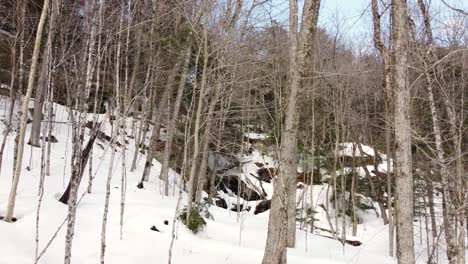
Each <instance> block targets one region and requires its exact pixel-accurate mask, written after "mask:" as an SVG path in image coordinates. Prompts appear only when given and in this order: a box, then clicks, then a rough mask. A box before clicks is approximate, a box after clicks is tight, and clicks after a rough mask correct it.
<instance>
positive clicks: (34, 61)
mask: <svg viewBox="0 0 468 264" xmlns="http://www.w3.org/2000/svg"><path fill="white" fill-rule="evenodd" d="M48 8H49V0H44V5H43V7H42V12H41V18H40V19H39V25H38V26H37V32H36V40H35V43H34V51H33V56H32V59H31V68H30V71H29V79H28V88H27V90H26V95H25V96H24V98H23V107H22V110H21V121H20V131H19V138H18V151H17V157H16V161H15V171H14V176H13V183H12V185H11V190H10V196H9V198H8V204H7V212H6V214H5V219H4V220H5V221H6V222H11V220H12V218H13V212H14V209H15V201H16V191H17V189H18V183H19V179H20V175H21V167H22V165H23V151H24V137H25V134H26V121H27V119H28V105H29V99H30V98H31V95H32V90H33V88H34V80H35V76H36V68H37V61H38V59H39V50H40V49H41V38H42V31H43V30H44V24H45V21H46V17H47V10H48Z"/></svg>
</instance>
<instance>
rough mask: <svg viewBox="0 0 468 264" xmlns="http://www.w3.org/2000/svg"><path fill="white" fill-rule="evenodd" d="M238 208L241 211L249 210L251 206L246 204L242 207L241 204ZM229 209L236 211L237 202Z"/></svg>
mask: <svg viewBox="0 0 468 264" xmlns="http://www.w3.org/2000/svg"><path fill="white" fill-rule="evenodd" d="M239 209H240V212H242V211H247V212H250V209H251V207H250V206H249V205H248V206H246V207H245V208H244V205H243V204H241V205H240V206H239ZM231 211H233V212H237V204H236V205H233V206H232V208H231Z"/></svg>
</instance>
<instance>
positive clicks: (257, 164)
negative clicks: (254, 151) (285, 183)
mask: <svg viewBox="0 0 468 264" xmlns="http://www.w3.org/2000/svg"><path fill="white" fill-rule="evenodd" d="M254 164H255V166H257V167H259V168H263V166H265V165H263V163H260V162H255V163H254Z"/></svg>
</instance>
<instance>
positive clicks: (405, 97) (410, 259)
mask: <svg viewBox="0 0 468 264" xmlns="http://www.w3.org/2000/svg"><path fill="white" fill-rule="evenodd" d="M408 32H409V31H408V10H407V4H406V0H393V1H392V36H393V65H395V66H394V71H393V83H394V86H395V95H396V98H395V99H396V100H395V142H396V149H395V162H396V167H397V177H396V189H395V195H396V211H397V214H398V217H397V219H396V226H397V240H398V244H397V249H398V263H401V264H413V263H415V256H414V230H413V219H414V215H413V207H414V206H413V205H414V201H413V175H412V153H411V137H412V134H411V123H410V111H411V93H410V86H409V83H408Z"/></svg>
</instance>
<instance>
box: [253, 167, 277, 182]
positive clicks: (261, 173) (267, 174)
mask: <svg viewBox="0 0 468 264" xmlns="http://www.w3.org/2000/svg"><path fill="white" fill-rule="evenodd" d="M257 175H258V179H259V180H261V181H264V182H268V183H270V182H271V179H272V178H273V177H274V176H276V169H275V168H260V169H259V170H258V171H257Z"/></svg>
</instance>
